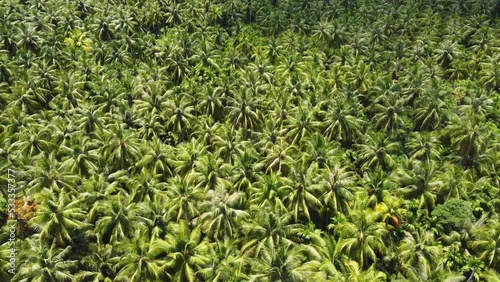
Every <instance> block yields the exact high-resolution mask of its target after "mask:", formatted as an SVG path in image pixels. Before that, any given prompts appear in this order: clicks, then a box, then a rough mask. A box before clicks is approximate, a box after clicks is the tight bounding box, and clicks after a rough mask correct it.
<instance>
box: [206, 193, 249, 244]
mask: <svg viewBox="0 0 500 282" xmlns="http://www.w3.org/2000/svg"><path fill="white" fill-rule="evenodd" d="M243 196H244V193H243V192H233V193H228V192H227V191H225V190H222V189H221V188H218V189H216V190H210V191H208V192H207V201H205V202H204V204H203V206H202V207H201V210H202V211H203V213H202V214H201V215H200V217H199V218H198V219H197V221H198V222H199V224H200V226H201V227H202V228H203V231H204V232H205V233H206V234H207V235H208V236H209V238H218V239H220V238H222V237H227V238H233V237H234V236H236V235H237V234H238V230H239V228H240V226H241V224H243V222H244V221H245V220H246V219H247V218H248V217H249V214H248V213H247V212H246V211H244V210H243V209H242V207H243V206H244V205H243V203H241V202H242V200H243Z"/></svg>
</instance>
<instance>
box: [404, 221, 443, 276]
mask: <svg viewBox="0 0 500 282" xmlns="http://www.w3.org/2000/svg"><path fill="white" fill-rule="evenodd" d="M433 242H434V235H433V234H432V232H430V231H426V230H422V229H417V230H416V231H415V232H412V233H410V232H406V231H405V237H404V238H403V241H402V242H401V245H400V246H399V257H400V259H401V261H402V264H401V268H402V269H401V274H402V276H403V277H405V278H407V279H409V280H411V281H420V280H427V279H429V278H430V276H431V273H432V271H433V270H434V269H436V268H437V264H438V263H439V258H440V256H441V255H442V248H441V247H440V246H438V245H436V244H434V243H433Z"/></svg>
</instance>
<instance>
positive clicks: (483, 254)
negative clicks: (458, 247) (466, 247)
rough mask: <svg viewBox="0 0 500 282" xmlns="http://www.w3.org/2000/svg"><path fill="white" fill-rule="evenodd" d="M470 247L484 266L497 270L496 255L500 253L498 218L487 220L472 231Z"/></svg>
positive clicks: (498, 262)
mask: <svg viewBox="0 0 500 282" xmlns="http://www.w3.org/2000/svg"><path fill="white" fill-rule="evenodd" d="M472 237H473V239H472V241H471V242H470V247H471V248H472V249H473V250H474V251H475V252H476V254H477V255H478V256H479V258H481V259H482V260H483V261H484V262H485V263H486V265H488V266H489V267H491V268H493V269H497V268H498V266H499V265H500V260H499V259H498V253H499V252H500V229H499V225H498V216H497V217H493V218H492V219H490V220H488V221H487V222H486V223H485V224H481V225H478V226H476V228H474V229H473V230H472Z"/></svg>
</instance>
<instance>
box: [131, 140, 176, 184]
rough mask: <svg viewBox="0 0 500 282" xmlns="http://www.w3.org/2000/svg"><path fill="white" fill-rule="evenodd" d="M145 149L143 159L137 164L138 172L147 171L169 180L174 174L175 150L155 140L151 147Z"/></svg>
mask: <svg viewBox="0 0 500 282" xmlns="http://www.w3.org/2000/svg"><path fill="white" fill-rule="evenodd" d="M141 149H143V152H142V154H141V155H142V158H141V160H140V161H139V162H137V163H136V164H135V167H136V168H137V170H139V171H140V170H146V171H148V172H151V174H152V175H160V178H161V179H167V178H168V177H170V176H172V175H173V174H174V173H173V171H172V167H171V163H170V162H171V157H170V155H171V154H172V153H173V150H174V149H173V148H172V147H170V146H168V145H166V144H164V143H163V142H161V141H160V140H158V139H157V138H154V139H153V140H152V142H151V145H150V147H148V148H141Z"/></svg>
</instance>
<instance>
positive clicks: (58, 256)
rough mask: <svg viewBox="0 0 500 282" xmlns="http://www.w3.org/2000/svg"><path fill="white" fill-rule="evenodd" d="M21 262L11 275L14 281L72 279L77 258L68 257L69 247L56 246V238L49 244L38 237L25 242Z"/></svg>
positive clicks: (53, 281)
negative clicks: (17, 269)
mask: <svg viewBox="0 0 500 282" xmlns="http://www.w3.org/2000/svg"><path fill="white" fill-rule="evenodd" d="M25 247H26V249H25V250H29V251H27V252H23V254H22V256H23V260H22V261H23V263H22V265H21V267H20V268H19V269H20V270H19V271H18V272H17V273H16V274H15V275H14V276H13V277H12V279H13V280H15V281H37V280H38V281H51V282H55V281H73V277H74V276H73V274H72V273H71V272H72V271H73V270H74V269H75V268H76V266H77V263H78V262H77V260H71V259H69V257H70V254H71V247H70V246H67V247H65V248H60V247H58V244H57V243H56V240H53V241H52V243H51V244H46V243H43V242H42V241H40V240H38V238H36V237H35V238H30V239H29V240H27V241H26V242H25Z"/></svg>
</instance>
